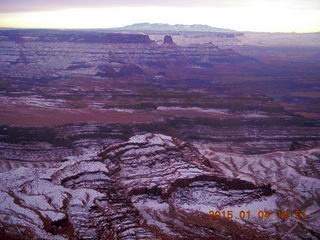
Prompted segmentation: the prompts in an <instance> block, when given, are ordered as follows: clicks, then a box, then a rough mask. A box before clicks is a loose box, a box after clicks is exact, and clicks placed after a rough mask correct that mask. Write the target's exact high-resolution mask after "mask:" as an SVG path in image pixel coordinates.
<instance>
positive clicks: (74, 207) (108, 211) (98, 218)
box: [0, 134, 319, 239]
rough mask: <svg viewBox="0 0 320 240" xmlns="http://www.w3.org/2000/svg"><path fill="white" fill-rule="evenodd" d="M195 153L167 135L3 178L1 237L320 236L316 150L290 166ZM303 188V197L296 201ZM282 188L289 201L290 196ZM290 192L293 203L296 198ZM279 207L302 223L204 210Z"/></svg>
mask: <svg viewBox="0 0 320 240" xmlns="http://www.w3.org/2000/svg"><path fill="white" fill-rule="evenodd" d="M200 152H203V153H204V154H205V155H207V156H208V158H205V157H204V156H203V155H201V154H200ZM200 152H199V150H198V149H197V148H195V147H194V146H192V145H190V144H188V143H186V142H183V141H180V140H178V139H175V138H171V137H169V136H165V135H160V134H145V135H137V136H134V137H131V138H130V140H129V141H127V142H124V143H121V144H114V145H110V146H107V147H105V148H103V149H101V150H100V151H96V152H95V151H92V152H87V153H86V154H83V155H78V156H70V157H67V158H65V159H64V161H63V162H61V163H57V164H55V165H53V166H51V167H50V168H47V167H22V168H17V169H13V170H11V171H5V172H2V173H1V174H0V179H1V185H0V187H1V208H0V224H1V225H0V226H1V229H2V232H1V236H2V238H6V239H15V238H19V239H21V238H22V239H68V238H71V239H212V238H215V239H274V238H277V237H286V238H291V237H290V236H294V235H296V234H297V236H299V235H300V236H301V237H302V235H303V236H309V237H310V238H311V239H312V238H313V237H316V236H319V235H318V234H319V232H318V229H317V226H318V223H319V222H318V221H319V218H317V216H318V214H319V205H318V202H317V201H318V199H317V193H318V192H319V180H318V178H319V169H318V166H317V165H316V164H317V161H319V149H313V150H304V151H300V152H292V153H291V155H293V156H294V158H292V157H290V154H286V153H281V152H279V153H275V154H272V155H265V156H263V155H262V156H261V157H248V156H240V155H237V156H236V155H229V156H228V157H226V156H224V155H221V154H219V153H214V152H212V151H211V152H208V150H201V151H200ZM302 156H303V158H304V159H305V160H304V162H303V163H300V162H299V161H298V159H301V157H302ZM236 157H237V161H235V158H236ZM229 159H230V160H229ZM266 160H269V161H268V162H265V161H266ZM270 160H271V161H270ZM232 161H233V162H232ZM253 166H254V167H253ZM273 166H275V167H273ZM314 167H315V168H314ZM253 169H254V170H253ZM266 169H267V170H266ZM298 169H300V170H298ZM230 171H231V172H232V174H231V175H230ZM253 171H254V172H253ZM286 174H287V175H286ZM283 179H285V180H283ZM301 188H303V189H304V190H305V194H303V195H301ZM286 189H287V190H286ZM288 189H290V193H292V195H290V194H289V195H288V194H287V191H288ZM297 193H300V197H299V198H296V197H295V194H297ZM290 196H292V197H290ZM299 199H301V201H300V200H299ZM303 203H304V204H303ZM305 203H307V205H305ZM283 204H286V206H287V207H288V206H290V208H291V207H292V208H294V209H295V208H299V209H306V210H307V213H308V219H307V220H301V219H294V218H290V219H289V220H287V221H283V220H280V219H277V218H275V217H273V218H271V219H265V220H263V222H261V220H259V219H257V217H253V218H252V219H250V220H240V219H238V218H234V219H232V220H230V219H220V220H211V219H209V211H210V210H211V209H217V210H221V211H223V210H224V209H229V210H233V213H234V214H236V213H237V211H240V210H239V209H251V211H252V215H254V214H255V213H254V211H258V210H259V209H261V210H269V211H276V209H278V208H281V207H282V206H283ZM289 228H290V229H291V230H290V231H289V232H288V231H287V229H289Z"/></svg>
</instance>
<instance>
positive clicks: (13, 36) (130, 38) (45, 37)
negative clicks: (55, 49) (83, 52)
mask: <svg viewBox="0 0 320 240" xmlns="http://www.w3.org/2000/svg"><path fill="white" fill-rule="evenodd" d="M2 34H3V35H5V36H6V38H5V40H6V41H17V40H19V41H20V42H33V41H34V42H58V43H61V42H74V43H110V44H112V43H119V44H151V43H153V42H154V41H152V40H151V39H150V38H149V36H148V35H145V34H127V33H104V32H85V31H60V30H39V31H37V32H34V31H31V30H30V31H19V30H7V31H0V35H2Z"/></svg>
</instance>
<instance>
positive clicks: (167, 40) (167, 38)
mask: <svg viewBox="0 0 320 240" xmlns="http://www.w3.org/2000/svg"><path fill="white" fill-rule="evenodd" d="M163 44H164V45H175V43H174V42H173V39H172V37H171V36H170V35H166V36H164V39H163Z"/></svg>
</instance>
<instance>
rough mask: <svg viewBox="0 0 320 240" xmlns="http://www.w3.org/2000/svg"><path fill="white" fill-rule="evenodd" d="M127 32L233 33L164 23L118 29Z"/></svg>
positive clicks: (228, 30) (221, 29)
mask: <svg viewBox="0 0 320 240" xmlns="http://www.w3.org/2000/svg"><path fill="white" fill-rule="evenodd" d="M120 29H121V30H129V31H160V32H235V31H234V30H231V29H225V28H216V27H211V26H209V25H202V24H193V25H183V24H175V25H170V24H165V23H135V24H132V25H128V26H125V27H122V28H120Z"/></svg>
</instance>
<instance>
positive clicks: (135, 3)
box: [0, 0, 320, 13]
mask: <svg viewBox="0 0 320 240" xmlns="http://www.w3.org/2000/svg"><path fill="white" fill-rule="evenodd" d="M258 1H266V0H121V1H119V0H107V1H104V0H91V1H88V0H69V1H66V0H54V1H52V0H27V1H26V0H0V12H2V13H5V12H29V11H50V10H59V9H67V8H86V7H122V6H125V7H141V6H171V7H246V6H250V5H251V4H255V3H257V2H258ZM268 2H275V3H276V2H277V3H278V2H284V3H287V4H288V8H298V9H320V1H319V0H268Z"/></svg>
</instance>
